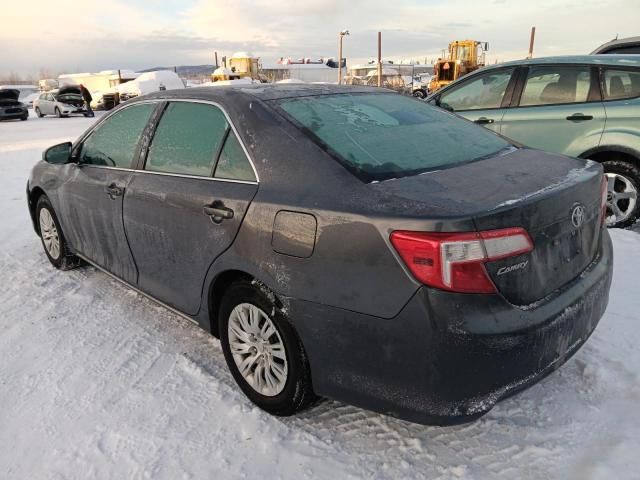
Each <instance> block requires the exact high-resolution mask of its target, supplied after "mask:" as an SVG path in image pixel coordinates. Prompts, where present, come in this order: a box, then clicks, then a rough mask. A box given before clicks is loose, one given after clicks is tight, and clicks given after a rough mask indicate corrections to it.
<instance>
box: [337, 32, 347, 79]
mask: <svg viewBox="0 0 640 480" xmlns="http://www.w3.org/2000/svg"><path fill="white" fill-rule="evenodd" d="M345 35H349V30H342V31H341V32H340V34H339V35H338V37H339V42H338V85H342V39H343V38H344V37H345Z"/></svg>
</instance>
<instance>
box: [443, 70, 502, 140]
mask: <svg viewBox="0 0 640 480" xmlns="http://www.w3.org/2000/svg"><path fill="white" fill-rule="evenodd" d="M514 72H515V68H501V69H495V70H491V71H488V72H486V73H481V74H476V75H474V76H473V77H471V78H469V79H468V80H467V81H464V82H461V83H460V84H459V85H455V86H452V87H450V88H448V89H447V90H445V91H443V92H442V94H441V95H439V96H438V97H437V99H436V104H437V105H438V106H439V107H441V108H445V109H447V110H449V111H451V112H455V113H457V114H458V115H461V116H462V117H464V118H466V119H467V120H471V121H472V122H475V123H477V124H479V125H482V126H483V127H486V128H488V129H490V130H493V131H495V132H498V133H500V127H501V125H502V117H503V115H504V113H505V108H503V106H504V105H505V103H508V100H509V99H505V96H508V95H507V91H508V88H509V86H510V85H511V84H512V82H513V81H514V80H512V77H513V74H514Z"/></svg>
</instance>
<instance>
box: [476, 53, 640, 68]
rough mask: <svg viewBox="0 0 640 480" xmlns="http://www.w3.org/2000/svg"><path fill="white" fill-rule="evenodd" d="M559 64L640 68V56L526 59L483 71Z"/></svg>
mask: <svg viewBox="0 0 640 480" xmlns="http://www.w3.org/2000/svg"><path fill="white" fill-rule="evenodd" d="M559 63H566V64H590V65H613V66H618V67H640V55H566V56H561V57H539V58H525V59H522V60H512V61H510V62H504V63H498V64H495V65H490V66H487V67H484V68H482V69H481V70H486V69H488V68H499V67H509V66H519V65H557V64H559Z"/></svg>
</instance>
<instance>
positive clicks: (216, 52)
mask: <svg viewBox="0 0 640 480" xmlns="http://www.w3.org/2000/svg"><path fill="white" fill-rule="evenodd" d="M213 54H214V56H215V57H216V68H218V51H217V50H216V51H215V52H213Z"/></svg>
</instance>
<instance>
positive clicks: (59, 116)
mask: <svg viewBox="0 0 640 480" xmlns="http://www.w3.org/2000/svg"><path fill="white" fill-rule="evenodd" d="M54 112H55V114H56V117H58V118H62V112H61V111H60V109H59V108H58V107H56V108H55V109H54Z"/></svg>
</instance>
